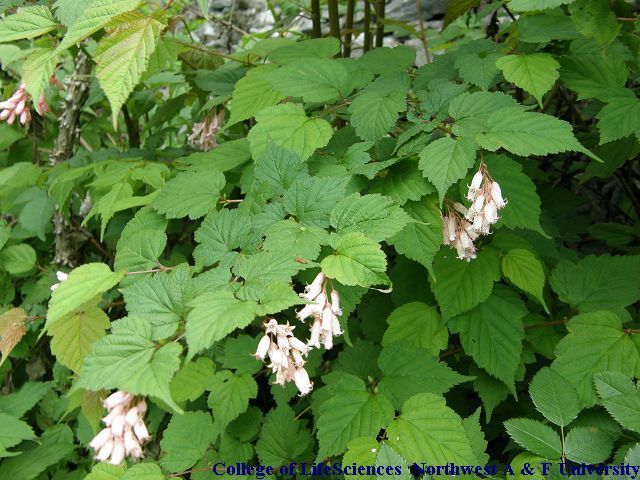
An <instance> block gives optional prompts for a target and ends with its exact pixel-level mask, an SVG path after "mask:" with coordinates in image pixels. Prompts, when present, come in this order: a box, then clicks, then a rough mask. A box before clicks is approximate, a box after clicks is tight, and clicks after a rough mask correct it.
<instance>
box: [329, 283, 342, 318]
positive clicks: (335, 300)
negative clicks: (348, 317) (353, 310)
mask: <svg viewBox="0 0 640 480" xmlns="http://www.w3.org/2000/svg"><path fill="white" fill-rule="evenodd" d="M331 311H333V313H335V314H336V315H342V309H341V308H340V293H338V291H337V290H336V289H335V288H334V289H333V290H331Z"/></svg>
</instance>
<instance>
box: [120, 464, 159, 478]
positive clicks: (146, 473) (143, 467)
mask: <svg viewBox="0 0 640 480" xmlns="http://www.w3.org/2000/svg"><path fill="white" fill-rule="evenodd" d="M164 478H165V476H164V473H162V470H160V467H159V466H158V465H156V464H155V463H139V464H137V465H133V466H132V467H131V468H128V469H127V471H126V472H124V475H123V476H122V478H121V479H120V480H163V479H164Z"/></svg>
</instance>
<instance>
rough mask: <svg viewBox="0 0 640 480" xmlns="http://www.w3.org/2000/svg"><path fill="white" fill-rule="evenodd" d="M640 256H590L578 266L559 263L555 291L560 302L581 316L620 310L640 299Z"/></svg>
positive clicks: (563, 262)
mask: <svg viewBox="0 0 640 480" xmlns="http://www.w3.org/2000/svg"><path fill="white" fill-rule="evenodd" d="M639 275H640V255H634V256H611V255H600V256H595V255H590V256H588V257H586V258H583V259H582V260H580V261H579V262H578V263H571V262H569V261H567V260H564V261H561V262H560V263H558V265H557V266H556V268H555V269H554V270H553V272H552V274H551V287H552V288H553V290H554V291H555V292H556V293H557V294H558V296H559V297H560V300H562V301H563V302H565V303H568V304H570V305H573V306H574V307H577V308H578V310H579V311H581V312H588V311H593V310H607V309H610V310H616V309H617V308H623V307H626V306H628V305H631V304H632V303H635V302H637V301H638V300H639V299H640V284H638V282H637V281H636V280H637V278H638V276H639Z"/></svg>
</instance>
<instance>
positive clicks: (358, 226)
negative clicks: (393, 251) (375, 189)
mask: <svg viewBox="0 0 640 480" xmlns="http://www.w3.org/2000/svg"><path fill="white" fill-rule="evenodd" d="M410 221H411V219H410V217H409V215H407V213H406V212H405V211H404V210H402V208H400V207H398V206H397V205H395V204H394V202H393V200H392V199H391V198H389V197H383V196H382V195H379V194H375V193H374V194H370V195H360V194H359V193H354V194H352V195H349V196H348V197H346V198H344V199H342V200H341V201H340V202H339V203H338V204H337V205H336V206H335V207H334V209H333V210H332V211H331V226H332V227H333V228H335V229H336V231H337V232H338V234H340V235H344V234H345V233H349V232H358V231H360V232H367V236H368V237H369V238H371V239H372V240H375V241H382V240H384V239H385V238H388V237H391V236H393V235H394V234H396V233H398V232H399V231H400V230H402V229H403V228H404V227H405V225H407V224H408V223H410Z"/></svg>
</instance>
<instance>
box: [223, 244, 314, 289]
mask: <svg viewBox="0 0 640 480" xmlns="http://www.w3.org/2000/svg"><path fill="white" fill-rule="evenodd" d="M302 268H303V264H302V263H300V262H299V261H297V259H296V257H295V256H294V255H293V254H292V253H291V252H282V251H277V252H260V253H256V254H255V255H250V256H248V257H244V258H242V260H241V261H240V262H239V265H238V266H237V267H236V268H234V273H236V274H237V275H239V276H241V277H242V278H244V279H245V280H246V281H247V282H254V283H259V282H273V281H283V282H287V281H289V280H290V279H291V277H293V276H294V275H295V274H296V273H298V270H301V269H302Z"/></svg>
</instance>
